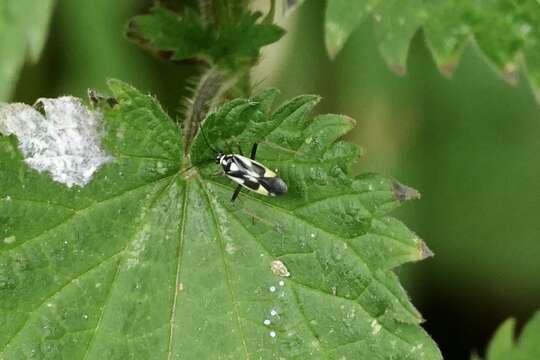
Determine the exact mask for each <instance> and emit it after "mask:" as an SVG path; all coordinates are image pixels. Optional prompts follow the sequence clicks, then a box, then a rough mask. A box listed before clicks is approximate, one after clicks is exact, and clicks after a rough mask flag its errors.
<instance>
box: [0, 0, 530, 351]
mask: <svg viewBox="0 0 540 360" xmlns="http://www.w3.org/2000/svg"><path fill="white" fill-rule="evenodd" d="M149 7H150V1H149V0H116V1H115V2H114V6H112V5H111V2H110V1H108V0H94V1H92V2H88V1H82V0H58V1H57V5H56V9H55V11H54V14H53V17H52V19H51V28H50V34H49V37H48V41H47V44H46V47H45V49H44V53H43V56H42V57H41V60H40V61H39V62H38V63H37V64H35V65H26V66H25V67H24V69H23V70H22V73H21V77H20V80H19V82H18V84H17V87H16V91H15V94H14V96H13V99H12V100H13V101H22V102H26V103H33V102H34V101H35V100H36V99H37V98H39V97H55V96H60V95H64V94H71V95H75V96H80V97H84V96H85V95H86V90H87V89H88V88H94V89H97V90H102V91H104V90H105V80H106V79H107V78H119V79H122V80H124V81H127V82H130V83H132V84H133V85H135V86H136V87H138V88H140V89H142V90H144V91H146V92H148V93H151V94H155V95H156V96H157V98H158V99H159V100H160V101H161V102H162V103H163V105H164V107H165V108H166V110H167V111H169V113H171V114H173V113H175V112H176V111H178V108H179V104H180V102H181V97H182V96H184V95H186V94H187V92H186V79H188V78H189V77H190V76H193V75H195V74H196V72H197V68H196V67H195V66H191V65H186V64H181V65H180V64H174V63H169V62H165V61H161V60H159V59H156V58H153V57H152V56H150V55H149V54H148V53H146V52H144V51H143V50H141V49H140V48H138V47H137V46H136V45H134V44H132V43H130V42H128V41H127V40H125V38H124V35H123V33H124V30H125V24H126V22H127V21H128V19H129V18H130V17H131V16H134V15H137V14H140V13H144V12H146V11H147V10H148V8H149ZM323 18H324V1H323V0H309V1H306V2H305V4H303V5H302V6H301V7H300V8H299V9H298V10H297V11H296V12H294V13H293V14H292V16H290V17H287V18H282V19H280V22H281V23H282V25H283V26H285V27H286V28H287V29H288V34H287V35H286V36H285V38H284V39H283V40H282V41H281V42H279V43H278V44H276V45H273V46H270V47H268V48H266V49H265V51H264V55H263V59H262V61H261V63H260V64H259V65H258V67H257V68H256V69H255V72H254V76H253V77H254V79H255V81H254V82H255V83H256V84H257V88H264V87H269V86H275V87H278V88H279V89H281V90H282V97H283V98H289V97H291V96H295V95H299V94H304V93H315V94H320V95H322V96H323V97H324V99H323V102H322V104H321V106H319V107H318V111H320V112H333V113H344V114H347V115H349V116H352V117H354V118H355V119H357V121H358V126H357V128H356V130H355V131H354V132H353V133H351V134H350V135H349V140H351V141H354V142H355V143H357V144H359V145H361V146H362V147H363V148H364V149H365V150H366V155H365V156H364V157H363V158H361V159H360V160H359V162H358V165H357V167H358V171H361V172H366V171H370V172H371V171H374V172H379V173H383V174H385V175H389V176H393V177H396V178H398V179H399V180H400V181H402V182H404V183H406V184H408V185H411V186H413V187H415V188H417V189H418V190H419V191H420V192H421V193H422V195H423V197H422V200H420V201H416V202H413V203H410V204H408V205H406V206H405V207H404V208H402V209H400V210H399V211H398V213H397V216H398V217H400V218H401V219H403V220H404V221H405V222H406V223H407V224H408V225H409V226H410V227H411V228H412V229H414V230H415V231H416V232H417V233H418V234H419V236H420V237H422V238H424V239H425V240H426V241H427V243H428V244H429V246H430V248H431V249H432V250H433V251H434V252H435V253H436V256H435V258H433V259H430V260H427V261H424V262H421V263H417V264H413V265H407V266H405V267H404V268H402V269H400V275H401V277H402V279H403V281H404V283H405V287H406V288H407V289H408V290H409V292H410V294H411V297H412V298H413V302H414V303H415V304H416V305H417V307H418V308H419V310H420V311H421V312H422V314H423V315H424V317H425V318H426V319H427V321H426V323H425V328H426V329H427V331H428V332H429V333H430V334H431V335H432V337H433V338H434V339H435V341H436V342H437V343H438V344H439V346H440V347H441V350H442V352H443V354H444V355H445V358H447V359H467V358H469V355H470V353H471V352H472V351H474V350H478V351H480V352H482V351H481V349H484V348H485V344H486V343H487V341H488V339H489V337H490V336H491V334H492V332H493V331H494V329H495V328H496V327H497V326H498V325H499V324H500V323H501V322H502V321H503V320H504V319H506V318H507V317H509V316H515V317H517V319H518V321H519V322H520V323H523V322H524V321H525V320H526V319H527V318H529V317H530V316H531V314H532V313H533V312H534V310H535V309H536V308H538V307H540V278H539V277H540V261H539V260H540V221H539V220H538V219H539V216H540V201H539V200H540V181H539V179H540V166H539V165H538V155H539V154H540V116H539V115H540V108H539V105H538V104H537V103H536V102H535V99H534V96H533V93H532V92H531V91H530V89H529V88H528V84H527V81H524V80H523V79H521V81H519V82H518V85H517V86H516V87H512V86H510V85H508V84H507V83H505V82H504V81H503V80H502V79H501V78H500V77H499V76H498V75H497V74H496V73H495V72H493V71H492V70H491V69H490V68H489V67H488V66H486V64H485V62H484V61H483V60H482V59H481V58H480V55H478V52H477V51H475V49H474V46H473V45H470V46H469V47H468V49H467V50H466V51H465V54H464V56H463V59H462V61H461V63H460V65H459V67H458V68H457V70H456V72H455V74H454V76H453V77H452V79H446V78H444V77H443V76H442V75H441V74H440V73H439V72H438V70H437V69H436V66H435V65H434V63H433V60H432V58H431V56H430V54H429V52H428V50H427V48H426V45H425V41H424V39H423V37H422V34H421V33H417V34H416V36H415V38H414V39H413V42H412V44H411V49H410V54H409V60H408V64H407V67H408V72H407V74H406V75H405V76H403V77H398V76H396V75H395V74H394V73H393V72H391V71H390V70H389V69H388V68H387V67H386V65H385V64H384V62H383V61H382V59H381V58H380V55H379V52H378V50H377V44H376V42H375V37H374V34H373V30H372V29H373V27H372V26H371V24H370V23H369V22H367V23H365V24H364V25H362V26H361V27H360V28H358V29H357V30H356V31H355V32H354V34H353V35H352V37H351V39H349V41H348V42H347V43H346V44H345V47H344V48H343V50H342V51H341V52H340V53H339V54H338V56H337V58H336V59H335V61H330V60H329V59H328V56H327V53H326V50H325V46H324V32H323V29H324V24H323ZM2 56H9V54H2ZM8 85H9V84H8ZM4 86H7V85H4Z"/></svg>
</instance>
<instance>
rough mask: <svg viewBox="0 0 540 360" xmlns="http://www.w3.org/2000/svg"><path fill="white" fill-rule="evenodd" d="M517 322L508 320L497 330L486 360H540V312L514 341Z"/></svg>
mask: <svg viewBox="0 0 540 360" xmlns="http://www.w3.org/2000/svg"><path fill="white" fill-rule="evenodd" d="M515 327H516V321H515V320H514V319H508V320H506V321H505V322H504V323H503V324H502V325H501V326H500V327H499V329H497V332H496V333H495V335H494V336H493V339H492V340H491V343H490V344H489V347H488V349H487V353H486V360H535V359H539V358H540V312H537V313H536V314H535V315H534V316H533V318H532V319H531V320H530V321H529V323H528V324H527V325H526V326H525V328H524V329H523V331H522V332H521V335H520V336H519V340H517V341H516V340H514V333H515Z"/></svg>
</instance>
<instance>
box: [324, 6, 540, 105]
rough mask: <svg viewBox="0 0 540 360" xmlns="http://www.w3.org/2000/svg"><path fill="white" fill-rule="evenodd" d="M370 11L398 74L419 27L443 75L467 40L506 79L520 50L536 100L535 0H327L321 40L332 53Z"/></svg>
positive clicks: (539, 35)
mask: <svg viewBox="0 0 540 360" xmlns="http://www.w3.org/2000/svg"><path fill="white" fill-rule="evenodd" d="M369 17H372V18H373V19H374V26H375V33H376V36H377V39H378V41H379V48H380V51H381V54H382V56H383V58H384V59H385V61H386V62H387V63H388V65H389V66H390V67H391V68H392V69H394V70H395V71H396V72H398V73H399V74H403V73H404V72H405V68H406V61H407V51H408V47H409V43H410V41H411V39H412V37H413V36H414V34H415V33H416V32H417V31H418V30H419V29H422V30H423V33H424V36H425V38H426V41H427V43H428V46H429V48H430V49H431V52H432V53H433V57H434V59H435V62H436V63H437V66H438V67H439V69H440V70H441V72H443V73H444V74H447V75H449V74H451V73H452V71H453V70H454V68H455V66H456V64H457V62H458V60H459V57H460V55H461V53H462V52H463V49H464V48H465V46H466V45H467V44H468V43H469V42H471V40H472V41H474V43H475V44H476V47H477V49H478V50H479V51H481V52H482V53H483V54H484V55H485V58H486V60H487V61H488V63H489V64H490V65H492V66H493V67H494V68H496V69H497V70H498V71H499V72H500V73H501V74H502V75H503V76H504V77H505V78H506V79H507V80H508V81H511V82H514V81H515V77H516V72H517V64H518V59H519V56H520V55H522V56H523V58H524V60H525V62H526V65H527V74H528V77H529V79H530V82H531V84H532V86H533V88H534V90H535V91H536V93H537V96H539V100H540V55H539V54H540V4H539V3H538V1H536V0H520V1H512V0H482V1H467V0H452V1H431V0H430V1H420V0H413V1H407V2H402V1H398V0H384V1H382V0H367V1H362V2H349V1H345V0H329V1H328V2H327V9H326V24H325V26H326V46H327V49H328V51H329V53H330V55H331V56H332V57H334V56H335V55H336V54H337V53H338V52H339V51H340V50H341V48H342V47H343V45H344V44H345V42H346V40H347V39H348V37H349V36H350V34H351V33H352V32H353V31H354V30H355V28H356V27H357V26H358V25H360V24H361V23H363V22H364V21H365V20H366V19H367V18H369Z"/></svg>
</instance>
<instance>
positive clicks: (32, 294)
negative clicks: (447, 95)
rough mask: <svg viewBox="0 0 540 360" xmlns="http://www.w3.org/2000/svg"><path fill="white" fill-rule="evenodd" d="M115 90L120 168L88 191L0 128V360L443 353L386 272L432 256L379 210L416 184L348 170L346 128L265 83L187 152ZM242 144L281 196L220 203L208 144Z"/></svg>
mask: <svg viewBox="0 0 540 360" xmlns="http://www.w3.org/2000/svg"><path fill="white" fill-rule="evenodd" d="M111 90H112V91H113V94H114V96H115V97H116V98H117V100H118V104H117V105H115V106H114V107H112V108H108V107H106V106H104V107H103V109H102V111H103V118H104V122H105V124H104V126H105V133H104V138H103V141H102V143H103V144H104V146H105V150H106V152H107V153H108V154H109V155H111V156H112V157H113V158H114V160H112V161H111V162H109V163H107V164H105V165H103V166H102V167H101V169H100V170H99V171H98V172H97V173H96V174H95V175H94V178H93V179H92V181H91V182H90V183H89V184H88V185H87V186H85V187H79V188H71V189H69V188H67V187H65V186H63V185H60V184H58V183H55V182H53V181H52V180H51V179H50V178H49V177H48V175H47V174H40V173H37V172H36V171H34V170H31V169H29V168H28V167H27V166H26V164H25V163H24V159H23V158H22V156H21V153H20V152H19V150H18V148H17V146H18V145H17V139H16V138H14V137H13V136H9V137H0V159H2V161H1V162H0V223H1V226H0V325H1V327H2V331H1V332H0V358H6V359H17V358H22V357H32V356H33V357H37V358H69V359H79V358H85V359H103V358H105V359H126V358H144V359H149V358H151V359H165V358H167V359H171V358H183V359H216V358H221V359H233V358H234V359H238V358H241V359H255V358H257V359H277V358H285V359H292V358H296V359H323V358H332V359H333V358H336V359H339V358H343V357H346V358H361V359H441V358H442V357H441V355H440V352H439V350H438V349H437V346H436V345H435V344H434V342H433V341H432V340H431V339H430V337H429V336H428V335H427V334H426V333H425V332H424V331H423V329H422V328H421V327H420V325H419V323H420V322H421V321H422V318H421V316H420V314H419V313H418V312H417V311H416V309H415V308H414V307H413V306H412V304H411V303H410V301H409V299H408V297H407V295H406V293H405V291H404V289H403V288H402V287H401V285H400V283H399V280H398V278H397V277H396V275H395V274H394V273H393V272H392V269H393V268H394V267H396V266H398V265H400V264H402V263H404V262H408V261H416V260H421V259H423V258H425V257H427V256H429V255H430V252H429V250H428V249H427V247H426V246H425V244H424V242H423V241H422V240H420V239H419V238H418V237H417V236H416V235H415V234H413V233H412V232H411V231H410V230H408V229H407V228H406V227H405V225H403V224H402V223H401V222H400V221H398V220H396V219H394V218H391V217H389V216H388V212H389V211H391V210H392V209H394V208H395V207H397V206H399V205H400V204H401V203H402V202H403V201H404V200H406V199H408V198H411V197H413V196H414V195H415V192H414V191H412V190H411V189H409V188H407V187H404V186H402V185H400V184H399V183H397V182H395V181H393V180H390V179H386V178H383V177H380V176H377V175H372V174H364V175H361V176H353V175H351V174H350V172H349V169H348V168H349V166H350V164H351V162H352V161H353V160H354V159H355V157H356V154H357V149H356V147H355V146H353V145H351V144H348V143H345V142H342V141H339V140H338V139H339V138H340V137H341V136H342V135H344V134H345V133H346V132H347V131H349V130H350V129H351V128H352V127H353V126H354V121H353V120H351V119H349V118H347V117H344V116H340V115H322V116H317V117H315V118H314V119H310V118H309V113H310V111H311V110H312V109H313V107H314V106H315V104H316V103H317V102H318V97H316V96H300V97H297V98H295V99H292V100H290V101H288V102H286V103H285V104H283V105H281V106H280V107H278V108H277V109H276V110H272V102H273V99H274V98H275V97H276V96H277V92H276V91H275V90H268V91H264V92H262V93H260V94H258V95H256V96H255V97H253V98H251V99H236V100H233V101H231V102H229V103H226V104H224V105H223V106H222V107H220V108H219V109H218V110H217V111H216V112H214V113H212V114H211V115H209V116H208V117H207V119H206V121H205V122H204V126H203V129H204V130H203V131H204V133H203V132H200V131H199V133H198V135H197V136H196V137H195V139H194V142H193V144H192V146H191V149H190V154H189V157H188V156H187V154H183V153H182V149H183V148H184V146H183V144H182V143H181V139H182V136H181V134H180V132H181V131H180V129H178V128H177V127H176V125H175V123H174V122H173V121H172V120H171V119H170V118H169V117H168V116H167V115H166V114H164V113H163V111H162V110H161V108H160V106H159V104H157V102H156V101H155V100H154V99H153V98H152V97H149V96H146V95H142V94H141V93H140V92H138V91H137V90H135V89H133V88H131V87H129V86H127V85H125V84H123V83H119V82H112V83H111ZM203 134H204V135H203ZM207 141H208V142H209V143H207ZM254 141H258V142H259V144H260V145H259V151H258V153H257V159H258V160H259V161H261V162H262V163H263V164H265V165H266V166H268V167H269V168H271V169H276V170H277V171H278V173H279V176H280V177H282V178H283V179H284V180H285V181H286V182H287V184H288V186H289V192H288V193H287V194H286V195H284V196H282V197H276V198H269V197H263V196H260V195H257V194H254V193H250V192H247V191H245V190H244V191H243V192H242V193H241V194H240V197H239V198H238V199H237V201H236V202H235V203H231V201H230V198H231V195H232V193H233V190H234V188H235V184H234V183H232V182H231V181H230V180H228V179H227V178H226V177H224V176H223V175H216V171H217V170H219V168H218V165H216V164H215V163H214V158H215V155H216V154H215V153H214V151H213V150H212V149H210V147H209V145H210V146H212V147H214V148H216V150H226V148H228V147H231V148H234V149H235V150H234V151H238V150H236V149H238V147H240V148H241V149H242V150H243V151H244V152H248V151H249V149H250V147H251V143H253V142H254ZM231 151H233V150H231ZM189 159H191V163H192V164H194V167H192V166H190V165H189ZM287 275H288V276H287Z"/></svg>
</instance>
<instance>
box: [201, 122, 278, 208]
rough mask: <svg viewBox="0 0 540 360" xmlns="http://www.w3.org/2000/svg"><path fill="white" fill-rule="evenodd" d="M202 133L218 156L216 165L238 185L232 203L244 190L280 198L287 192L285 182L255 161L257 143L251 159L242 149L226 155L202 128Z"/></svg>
mask: <svg viewBox="0 0 540 360" xmlns="http://www.w3.org/2000/svg"><path fill="white" fill-rule="evenodd" d="M200 132H201V133H202V135H203V138H204V141H205V142H206V145H207V146H208V147H209V148H210V149H212V150H213V151H214V152H215V153H216V154H217V155H216V158H215V161H216V164H219V165H221V168H222V170H223V172H224V173H225V176H227V177H228V178H229V179H231V180H232V181H234V182H235V183H237V184H238V186H237V187H236V189H235V190H234V193H233V196H232V198H231V201H234V200H236V198H237V197H238V195H239V194H240V191H241V190H242V188H246V189H248V190H249V191H253V192H256V193H257V194H261V195H265V196H279V195H283V194H285V193H286V192H287V184H286V183H285V181H283V179H281V178H280V177H278V176H277V175H276V173H275V172H273V171H272V170H270V169H268V168H267V167H266V166H264V165H263V164H261V163H260V162H258V161H256V160H255V156H256V155H257V148H258V144H257V143H255V144H253V146H252V148H251V154H250V157H249V158H248V157H245V156H244V155H243V154H242V149H241V148H240V147H239V151H240V154H224V153H223V152H221V151H217V150H216V149H214V147H213V146H212V145H210V142H209V141H208V138H207V137H206V134H205V133H204V130H203V128H202V127H201V128H200Z"/></svg>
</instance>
